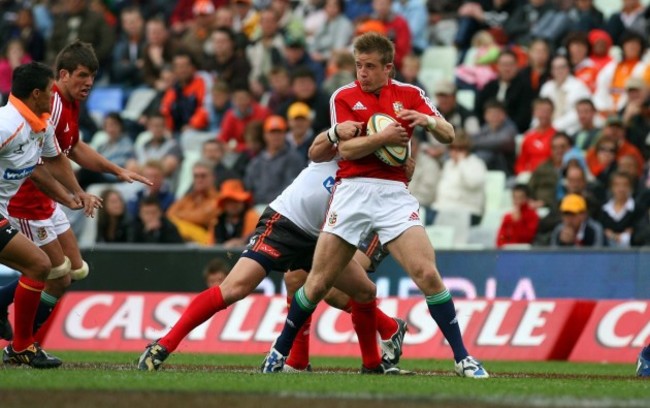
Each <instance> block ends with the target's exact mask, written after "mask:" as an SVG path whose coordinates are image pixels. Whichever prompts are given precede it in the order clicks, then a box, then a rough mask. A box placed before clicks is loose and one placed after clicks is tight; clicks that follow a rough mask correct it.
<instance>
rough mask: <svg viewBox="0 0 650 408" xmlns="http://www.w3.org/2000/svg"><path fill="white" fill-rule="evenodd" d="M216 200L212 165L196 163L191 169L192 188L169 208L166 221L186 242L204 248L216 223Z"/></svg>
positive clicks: (216, 194) (217, 194)
mask: <svg viewBox="0 0 650 408" xmlns="http://www.w3.org/2000/svg"><path fill="white" fill-rule="evenodd" d="M218 198H219V193H218V192H217V189H216V188H215V183H214V173H213V169H212V166H211V164H210V163H205V162H197V163H196V164H194V166H192V188H191V189H190V191H189V192H188V193H187V194H185V195H184V196H183V197H182V198H180V199H179V200H177V201H176V202H174V204H172V205H171V207H169V209H168V210H167V217H168V218H169V220H170V221H171V222H173V223H174V225H176V228H178V232H179V233H180V234H181V236H182V237H183V239H184V240H185V241H191V242H196V243H198V244H203V245H207V244H208V243H209V237H210V235H209V231H210V229H211V228H212V226H213V225H214V223H215V222H216V219H217V199H218Z"/></svg>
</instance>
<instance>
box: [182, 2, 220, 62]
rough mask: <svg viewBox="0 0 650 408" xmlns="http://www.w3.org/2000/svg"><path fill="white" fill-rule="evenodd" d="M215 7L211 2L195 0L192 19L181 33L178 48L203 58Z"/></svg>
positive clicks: (212, 25) (210, 33)
mask: <svg viewBox="0 0 650 408" xmlns="http://www.w3.org/2000/svg"><path fill="white" fill-rule="evenodd" d="M215 10H216V9H215V7H214V5H213V4H212V1H211V0H195V1H194V5H193V6H192V14H193V16H194V18H193V19H192V20H190V24H189V25H188V27H187V29H186V30H185V32H184V33H183V35H182V37H181V40H180V46H181V47H182V48H183V49H185V50H187V51H189V52H191V53H192V54H193V55H194V56H195V57H196V58H199V57H202V56H203V50H204V48H205V45H206V43H207V42H208V41H209V39H210V36H211V35H212V31H213V30H214V21H215V20H214V15H215Z"/></svg>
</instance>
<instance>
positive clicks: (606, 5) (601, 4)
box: [594, 0, 647, 20]
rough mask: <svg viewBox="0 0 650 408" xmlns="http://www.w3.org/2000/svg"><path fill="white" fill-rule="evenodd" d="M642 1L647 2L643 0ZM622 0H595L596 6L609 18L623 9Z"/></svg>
mask: <svg viewBox="0 0 650 408" xmlns="http://www.w3.org/2000/svg"><path fill="white" fill-rule="evenodd" d="M642 3H647V2H646V1H642ZM622 5H623V1H622V0H594V7H596V8H597V9H598V10H600V11H601V12H602V13H603V15H604V16H605V20H607V19H608V18H609V17H610V16H611V15H612V14H614V13H617V12H619V11H621V6H622Z"/></svg>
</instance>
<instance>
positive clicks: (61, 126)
mask: <svg viewBox="0 0 650 408" xmlns="http://www.w3.org/2000/svg"><path fill="white" fill-rule="evenodd" d="M50 121H51V122H52V126H54V129H55V134H56V139H57V141H58V142H59V146H60V147H61V151H62V152H63V153H64V154H65V155H66V156H67V155H68V154H69V153H70V150H72V148H73V147H74V146H75V145H76V144H77V142H79V102H77V101H74V100H73V101H68V100H66V99H65V98H64V97H63V95H62V94H61V91H60V90H59V88H58V87H57V86H56V83H55V84H54V87H53V93H52V116H51V117H50ZM55 208H56V203H55V202H54V200H52V199H51V198H50V197H48V196H47V195H46V194H45V193H43V192H42V191H41V190H39V189H38V187H36V184H34V182H33V181H32V180H30V179H27V180H25V182H24V183H23V184H22V186H21V187H20V189H19V190H18V192H17V193H16V195H15V196H13V197H12V198H11V200H9V207H8V211H9V215H11V216H12V217H16V218H24V219H27V220H45V219H48V218H50V217H51V216H52V214H53V213H54V209H55Z"/></svg>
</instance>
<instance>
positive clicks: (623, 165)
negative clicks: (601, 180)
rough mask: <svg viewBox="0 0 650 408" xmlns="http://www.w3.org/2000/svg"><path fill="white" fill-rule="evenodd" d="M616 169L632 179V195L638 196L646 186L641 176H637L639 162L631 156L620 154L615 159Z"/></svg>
mask: <svg viewBox="0 0 650 408" xmlns="http://www.w3.org/2000/svg"><path fill="white" fill-rule="evenodd" d="M616 171H617V172H619V173H623V174H626V175H627V176H628V177H629V178H630V180H632V197H639V196H640V195H641V194H642V192H643V191H644V190H645V188H646V186H645V183H644V180H643V179H642V177H639V164H638V163H637V162H636V159H635V158H634V157H632V156H621V157H619V158H618V159H617V160H616Z"/></svg>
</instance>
